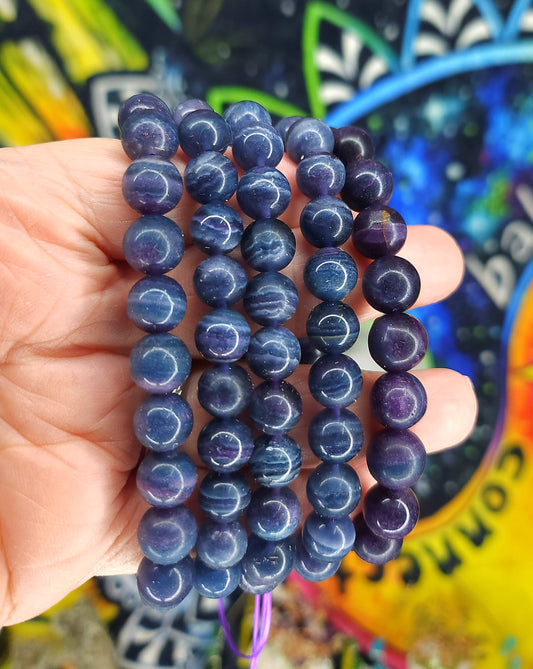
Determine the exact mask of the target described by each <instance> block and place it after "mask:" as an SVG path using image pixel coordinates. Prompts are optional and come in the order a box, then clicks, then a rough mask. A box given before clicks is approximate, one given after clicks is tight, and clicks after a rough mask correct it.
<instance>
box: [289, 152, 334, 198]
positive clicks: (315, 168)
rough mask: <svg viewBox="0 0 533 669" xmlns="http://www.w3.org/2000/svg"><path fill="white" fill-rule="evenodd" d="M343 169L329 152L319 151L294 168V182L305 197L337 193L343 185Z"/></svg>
mask: <svg viewBox="0 0 533 669" xmlns="http://www.w3.org/2000/svg"><path fill="white" fill-rule="evenodd" d="M344 178H345V169H344V165H343V164H342V163H341V161H340V160H339V159H338V158H336V157H335V156H334V155H332V154H331V153H319V154H314V155H312V156H309V157H308V158H304V159H303V160H302V161H301V162H300V163H299V165H298V167H297V168H296V183H297V184H298V188H299V189H300V190H301V192H302V193H303V194H304V195H307V197H310V198H315V197H320V196H322V195H337V193H340V191H341V189H342V187H343V186H344Z"/></svg>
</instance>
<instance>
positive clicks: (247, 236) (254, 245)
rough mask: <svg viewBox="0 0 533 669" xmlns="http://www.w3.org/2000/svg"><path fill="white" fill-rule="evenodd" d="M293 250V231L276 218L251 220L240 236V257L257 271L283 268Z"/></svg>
mask: <svg viewBox="0 0 533 669" xmlns="http://www.w3.org/2000/svg"><path fill="white" fill-rule="evenodd" d="M295 251H296V239H295V237H294V233H293V231H292V230H291V229H290V228H289V226H288V225H287V224H286V223H283V221H280V220H279V219H277V218H260V219H258V220H257V221H253V223H251V224H250V225H249V226H248V227H247V228H246V230H245V231H244V234H243V236H242V241H241V253H242V257H243V258H244V260H245V261H246V262H247V263H248V264H249V265H250V267H253V269H256V270H257V271H259V272H268V271H272V272H277V271H279V270H281V269H283V268H284V267H286V266H287V265H288V264H289V263H290V262H291V260H292V259H293V257H294V253H295Z"/></svg>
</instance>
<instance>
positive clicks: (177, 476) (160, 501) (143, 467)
mask: <svg viewBox="0 0 533 669" xmlns="http://www.w3.org/2000/svg"><path fill="white" fill-rule="evenodd" d="M197 478H198V475H197V473H196V467H195V466H194V463H193V461H192V460H191V458H190V457H189V456H188V455H187V454H186V453H183V452H182V451H172V452H170V453H148V455H145V457H144V458H143V460H142V461H141V464H140V465H139V468H138V469H137V488H138V490H139V492H140V494H141V496H142V497H143V499H145V500H146V501H147V502H148V503H149V504H151V505H152V506H158V507H169V506H177V505H178V504H183V502H185V501H186V500H187V499H188V498H189V497H190V496H191V493H192V491H193V490H194V487H195V485H196V480H197Z"/></svg>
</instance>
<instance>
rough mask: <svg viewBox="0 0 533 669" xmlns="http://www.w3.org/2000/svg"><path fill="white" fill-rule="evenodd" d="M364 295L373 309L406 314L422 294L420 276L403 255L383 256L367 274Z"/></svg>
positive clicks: (364, 281)
mask: <svg viewBox="0 0 533 669" xmlns="http://www.w3.org/2000/svg"><path fill="white" fill-rule="evenodd" d="M362 287H363V295H364V296H365V299H366V301H367V302H368V304H370V306H371V307H374V309H376V310H377V311H381V312H383V313H385V314H392V313H394V312H396V311H406V310H407V309H410V308H411V307H412V306H413V304H414V303H415V302H416V299H417V298H418V295H419V294H420V276H419V275H418V272H417V271H416V269H415V267H414V265H411V263H410V262H409V261H408V260H405V258H400V257H399V256H388V255H387V256H381V258H377V259H376V260H374V262H373V263H371V264H370V265H369V266H368V267H367V269H366V271H365V273H364V275H363V285H362Z"/></svg>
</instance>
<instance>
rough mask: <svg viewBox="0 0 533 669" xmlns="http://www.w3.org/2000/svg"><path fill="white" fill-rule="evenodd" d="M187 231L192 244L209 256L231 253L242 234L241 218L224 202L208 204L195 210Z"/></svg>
mask: <svg viewBox="0 0 533 669" xmlns="http://www.w3.org/2000/svg"><path fill="white" fill-rule="evenodd" d="M189 229H190V233H191V238H192V240H193V242H194V244H195V245H196V246H197V247H198V248H199V249H200V250H201V251H203V252H204V253H207V254H209V255H215V254H217V253H229V251H233V249H234V248H235V247H236V246H238V245H239V242H240V241H241V238H242V233H243V225H242V220H241V217H240V216H239V214H238V213H237V212H236V211H235V209H233V207H230V206H228V205H227V204H225V203H224V202H210V203H209V204H204V205H203V206H202V207H200V208H199V209H197V210H196V211H195V212H194V214H193V215H192V218H191V223H190V228H189Z"/></svg>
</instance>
